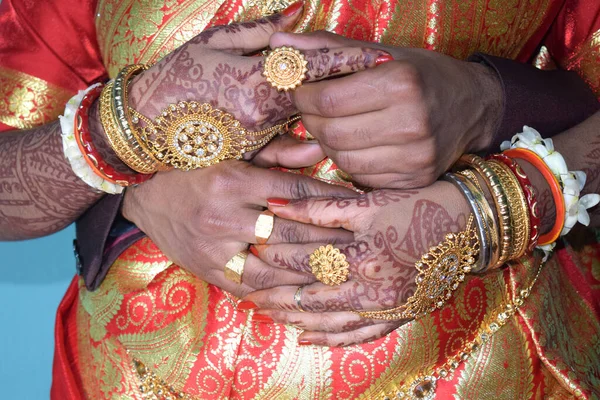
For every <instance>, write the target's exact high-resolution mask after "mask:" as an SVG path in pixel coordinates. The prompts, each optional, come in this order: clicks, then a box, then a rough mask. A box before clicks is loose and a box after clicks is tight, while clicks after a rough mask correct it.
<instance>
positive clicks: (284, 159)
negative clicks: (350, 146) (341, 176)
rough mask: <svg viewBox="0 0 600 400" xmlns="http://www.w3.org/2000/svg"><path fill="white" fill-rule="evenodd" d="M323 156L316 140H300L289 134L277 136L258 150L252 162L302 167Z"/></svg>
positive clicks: (271, 165) (265, 164)
mask: <svg viewBox="0 0 600 400" xmlns="http://www.w3.org/2000/svg"><path fill="white" fill-rule="evenodd" d="M324 158H325V153H324V152H323V149H322V148H321V146H319V143H318V142H316V141H308V142H300V141H298V140H296V139H294V138H293V137H292V136H290V135H283V136H278V137H276V138H275V139H273V140H272V141H271V142H270V143H269V144H268V145H267V146H266V147H264V148H263V149H262V150H261V151H260V152H258V153H257V154H256V155H255V156H254V158H253V159H252V163H253V164H254V165H256V166H259V167H262V168H272V167H284V168H303V167H309V166H311V165H315V164H316V163H318V162H319V161H321V160H323V159H324Z"/></svg>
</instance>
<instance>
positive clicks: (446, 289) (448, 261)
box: [356, 215, 480, 321]
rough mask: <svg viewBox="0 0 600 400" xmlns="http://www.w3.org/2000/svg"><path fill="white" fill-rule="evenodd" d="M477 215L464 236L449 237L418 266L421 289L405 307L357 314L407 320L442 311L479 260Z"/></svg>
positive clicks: (434, 248) (422, 259) (455, 234)
mask: <svg viewBox="0 0 600 400" xmlns="http://www.w3.org/2000/svg"><path fill="white" fill-rule="evenodd" d="M474 220H475V219H474V217H473V215H470V216H469V219H468V221H467V225H466V227H465V229H464V230H463V231H462V232H458V233H448V234H447V235H446V237H445V239H444V241H443V242H441V243H440V244H438V245H437V246H434V247H432V248H431V249H429V252H428V253H427V254H424V255H423V256H422V257H421V260H419V261H417V262H416V263H415V268H416V269H417V270H418V274H417V277H416V279H415V282H416V284H417V288H416V290H415V294H414V295H412V296H411V297H410V298H409V299H408V300H407V301H406V303H405V304H403V305H401V306H399V307H395V308H391V309H388V310H381V311H356V313H357V314H358V315H360V316H361V317H363V318H371V319H384V320H390V321H391V320H403V319H414V318H419V317H422V316H423V315H425V314H427V313H430V312H433V311H435V310H436V309H437V308H441V307H442V306H443V305H444V303H445V302H446V300H448V299H449V298H450V297H451V296H452V292H453V291H455V290H456V289H457V288H458V285H459V284H460V282H462V281H463V280H464V279H465V274H467V273H469V272H471V270H472V269H473V266H474V265H475V261H476V259H477V257H478V256H479V248H480V244H479V238H478V234H477V228H476V227H475V226H474Z"/></svg>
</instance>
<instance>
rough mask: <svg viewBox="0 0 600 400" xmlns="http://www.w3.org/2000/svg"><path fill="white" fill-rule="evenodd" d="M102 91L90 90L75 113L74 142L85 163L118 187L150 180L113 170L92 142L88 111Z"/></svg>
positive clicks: (99, 89)
mask: <svg viewBox="0 0 600 400" xmlns="http://www.w3.org/2000/svg"><path fill="white" fill-rule="evenodd" d="M102 89H103V86H98V87H96V88H94V89H92V90H90V91H89V92H88V93H87V94H86V95H85V96H84V97H83V99H82V100H81V103H80V105H79V107H78V108H77V111H76V113H75V135H74V136H75V141H76V142H77V146H78V147H79V150H80V151H81V154H82V155H83V158H84V160H85V161H86V163H87V164H88V165H89V166H90V168H91V169H92V170H93V171H94V173H95V174H96V175H98V176H99V177H100V178H102V179H104V180H106V181H108V182H110V183H113V184H116V185H119V186H131V185H139V184H140V183H142V182H145V181H147V180H148V179H150V178H151V177H152V174H138V173H133V174H125V173H122V172H119V171H117V170H115V169H114V168H113V167H112V166H111V165H110V164H108V163H107V162H106V161H104V159H103V158H102V156H101V154H100V152H99V151H98V149H96V147H95V146H94V143H93V141H92V135H91V133H90V131H89V129H88V121H89V117H88V111H89V108H90V106H91V105H92V104H93V103H94V101H95V100H96V99H97V98H98V97H99V96H100V93H102Z"/></svg>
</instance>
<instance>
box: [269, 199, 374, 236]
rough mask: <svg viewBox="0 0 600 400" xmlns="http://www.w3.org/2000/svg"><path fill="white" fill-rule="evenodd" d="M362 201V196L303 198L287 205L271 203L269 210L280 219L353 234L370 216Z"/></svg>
mask: <svg viewBox="0 0 600 400" xmlns="http://www.w3.org/2000/svg"><path fill="white" fill-rule="evenodd" d="M364 200H365V196H364V195H363V196H359V197H354V198H337V197H326V198H304V199H301V200H293V201H290V202H289V203H287V204H283V203H277V202H273V201H271V202H270V203H269V210H271V212H273V213H274V214H275V215H277V216H278V217H281V218H285V219H289V220H293V221H297V222H302V223H305V224H311V225H316V226H322V227H324V228H344V229H346V230H349V231H354V232H355V231H360V227H361V226H362V225H363V222H364V221H365V220H366V219H367V218H368V217H369V215H368V214H370V213H369V212H368V211H369V209H368V208H366V207H364V205H365V203H364Z"/></svg>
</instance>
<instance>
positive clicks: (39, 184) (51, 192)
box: [0, 121, 101, 240]
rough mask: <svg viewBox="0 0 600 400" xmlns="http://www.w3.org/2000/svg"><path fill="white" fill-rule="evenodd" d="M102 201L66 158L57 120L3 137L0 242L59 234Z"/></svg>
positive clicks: (0, 136)
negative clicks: (74, 171) (75, 172)
mask: <svg viewBox="0 0 600 400" xmlns="http://www.w3.org/2000/svg"><path fill="white" fill-rule="evenodd" d="M100 197H101V195H100V194H98V193H95V192H94V191H93V190H92V189H91V188H90V187H89V186H87V185H86V184H85V183H84V182H83V181H82V180H81V179H79V178H78V177H77V176H76V175H75V174H74V173H73V170H72V169H71V166H70V165H69V162H68V161H67V160H66V159H65V156H64V155H63V147H62V140H61V136H60V125H59V122H58V121H56V122H52V123H49V124H47V125H44V126H40V127H38V128H34V129H31V130H28V131H14V132H7V133H3V134H0V240H22V239H30V238H35V237H40V236H45V235H48V234H51V233H53V232H56V231H58V230H60V229H62V228H64V227H66V226H67V225H69V224H70V223H72V222H73V221H75V219H77V217H78V216H79V215H81V214H82V213H83V212H84V211H85V210H86V209H87V208H88V207H90V206H91V205H92V204H93V203H94V202H96V201H97V200H98V199H99V198H100Z"/></svg>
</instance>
